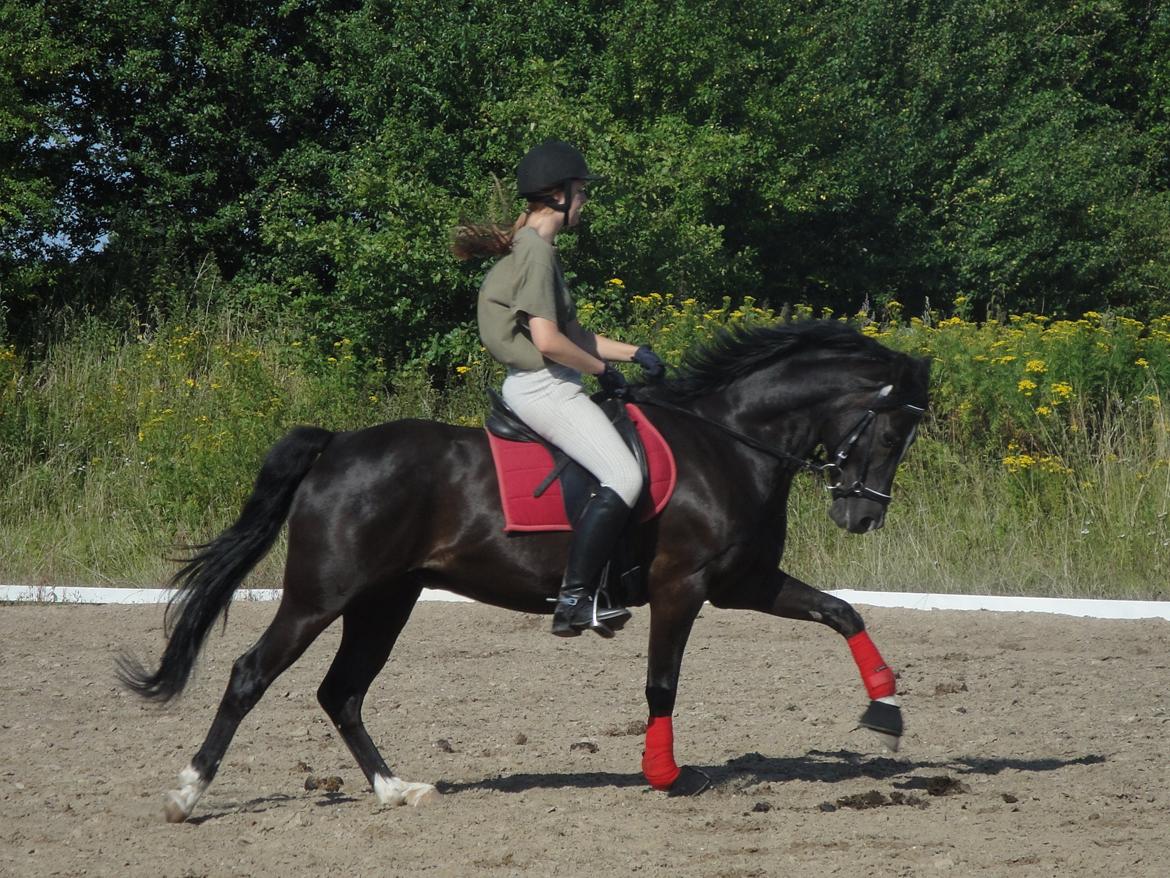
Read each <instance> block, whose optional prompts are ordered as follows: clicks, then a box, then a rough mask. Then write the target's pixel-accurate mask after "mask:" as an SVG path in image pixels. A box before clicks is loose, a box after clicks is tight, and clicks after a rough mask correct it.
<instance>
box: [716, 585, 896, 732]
mask: <svg viewBox="0 0 1170 878" xmlns="http://www.w3.org/2000/svg"><path fill="white" fill-rule="evenodd" d="M719 597H720V599H719V600H716V599H715V598H714V597H713V598H712V603H713V604H715V606H718V607H728V608H734V609H745V610H758V611H759V612H761V613H768V614H770V615H773V616H782V617H783V618H785V619H801V620H807V621H811V622H820V623H821V624H822V625H827V626H829V627H830V628H832V629H833V630H834V631H836V632H837V633H838V634H840V635H841V636H842V637H844V638H845V642H846V643H847V644H848V645H849V651H850V652H851V653H852V654H853V660H854V662H856V663H857V670H858V671H859V672H860V673H861V681H862V682H863V683H864V684H865V690H866V692H867V693H868V695H869V699H870V701H869V707H868V708H866V711H865V713H863V714H862V716H861V720H860V724H861V726H862V727H863V728H866V729H869V730H870V731H872V732H873V733H874V734H876V735H877V736H878V738H879V739H880V740H881V742H882V744H884V745H885V746H886V747H888V748H889V749H890V750H893V751H897V749H898V745H899V744H900V743H901V740H902V728H903V726H902V709H901V708H900V707H899V706H898V697H897V688H896V687H897V683H896V680H895V678H894V672H893V671H892V670H891V669H890V667H889V665H887V664H886V662H885V660H884V659H883V658H882V656H881V653H880V652H878V649H877V647H876V646H874V643H873V641H872V640H871V639H870V636H869V634H868V632H866V630H865V622H863V621H862V619H861V615H860V614H859V613H858V612H857V610H855V609H853V606H852V605H851V604H849V603H848V602H846V601H843V600H841V599H840V598H837V597H833V595H831V594H826V593H825V592H823V591H820V590H819V589H815V588H813V587H812V586H811V585H808V584H806V583H804V582H801V581H800V580H799V579H797V578H796V577H794V576H789V575H788V574H787V573H785V572H784V571H783V570H777V571H776V572H775V573H774V574H773V575H771V576H769V577H766V578H765V579H764V580H763V581H760V582H756V583H753V584H752V585H750V586H747V587H744V588H741V589H737V590H735V591H734V592H732V593H729V594H726V595H720V596H719Z"/></svg>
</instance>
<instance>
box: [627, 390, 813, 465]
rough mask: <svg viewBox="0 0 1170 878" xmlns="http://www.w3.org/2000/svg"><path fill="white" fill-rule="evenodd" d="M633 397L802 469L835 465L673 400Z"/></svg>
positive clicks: (636, 400) (639, 402)
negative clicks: (774, 444) (793, 451)
mask: <svg viewBox="0 0 1170 878" xmlns="http://www.w3.org/2000/svg"><path fill="white" fill-rule="evenodd" d="M632 399H633V401H634V402H637V403H638V404H639V405H653V406H658V407H659V408H664V409H667V410H668V411H672V412H676V413H678V414H680V415H687V416H688V417H691V418H694V419H695V420H697V421H702V422H703V423H704V424H707V425H708V426H710V427H714V428H715V429H716V430H719V431H720V432H722V433H724V434H726V435H728V436H730V437H731V438H732V439H735V440H736V441H737V442H739V443H741V444H743V445H746V446H747V447H748V448H754V449H755V450H756V451H758V452H760V453H761V454H766V455H768V456H769V457H772V458H775V459H776V460H779V461H783V462H789V463H796V464H798V465H799V468H800V469H804V470H808V471H809V472H814V473H821V472H824V470H825V468H826V467H829V466H833V464H832V463H822V462H821V461H818V460H813V459H811V458H807V457H797V456H796V455H795V454H789V453H788V452H786V451H778V450H776V449H775V448H772V447H770V446H768V445H765V444H764V443H763V442H760V441H759V440H757V439H753V438H752V437H751V436H748V435H746V434H744V433H741V432H739V430H736V429H734V428H732V427H728V426H727V425H726V424H721V423H719V422H718V421H713V420H711V419H710V418H708V417H706V416H704V415H700V414H699V413H698V412H693V411H691V410H690V409H685V408H683V407H682V406H680V405H675V404H674V403H672V402H666V401H665V400H661V399H649V398H647V397H642V396H634V397H632Z"/></svg>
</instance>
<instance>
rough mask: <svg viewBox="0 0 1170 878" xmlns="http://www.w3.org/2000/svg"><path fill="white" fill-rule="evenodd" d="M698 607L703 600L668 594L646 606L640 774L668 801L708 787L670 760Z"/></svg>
mask: <svg viewBox="0 0 1170 878" xmlns="http://www.w3.org/2000/svg"><path fill="white" fill-rule="evenodd" d="M656 597H657V596H656ZM702 606H703V599H702V597H700V596H698V595H688V596H683V595H679V594H677V593H672V594H671V595H670V596H669V597H666V596H663V597H660V598H659V599H658V600H654V599H651V601H650V648H649V650H648V653H647V663H646V664H647V667H646V703H647V705H648V706H649V708H650V718H649V720H647V722H646V749H645V750H643V751H642V774H643V775H645V777H646V780H647V781H649V782H650V786H652V787H654V789H656V790H664V791H667V792H668V793H669V795H671V796H693V795H697V794H698V793H701V792H702V791H703V790H705V789H706V788H707V787H708V786H709V785H710V783H711V779H710V778H709V777H707V775H705V774H703V773H702V772H701V771H699V770H698V769H695V768H691V767H689V766H683V767H682V768H679V766H678V764H677V763H675V761H674V719H673V714H674V702H675V697H676V696H677V695H678V678H679V673H680V671H681V669H682V657H683V651H684V650H685V649H686V646H687V638H688V637H690V634H691V627H692V626H693V625H694V622H695V617H696V616H698V615H699V610H700V609H701V608H702Z"/></svg>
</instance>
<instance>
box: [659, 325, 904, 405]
mask: <svg viewBox="0 0 1170 878" xmlns="http://www.w3.org/2000/svg"><path fill="white" fill-rule="evenodd" d="M809 351H832V352H833V353H835V354H837V355H838V356H840V357H842V358H853V357H858V358H865V359H870V360H878V361H881V362H889V363H891V364H892V363H894V362H896V361H897V360H899V359H902V360H906V361H909V360H910V358H909V357H907V356H906V355H905V354H902V353H898V352H897V351H893V350H890V349H889V348H887V347H885V346H884V345H882V344H880V343H878V342H877V341H874V340H873V339H872V338H869V337H868V336H865V335H862V334H861V333H860V332H858V331H857V330H856V329H855V328H853V327H852V326H850V325H848V324H846V323H842V322H840V321H837V320H807V321H800V322H796V323H776V324H770V325H764V326H750V327H743V326H740V327H734V328H729V329H721V330H719V332H718V333H717V334H716V335H715V337H714V338H713V339H712V340H711V341H710V342H708V343H707V344H704V345H699V346H697V347H694V348H691V349H690V350H688V351H687V352H686V354H684V356H683V361H682V363H681V365H680V366H679V367H678V369H677V370H676V371H675V374H674V375H673V376H672V377H671V378H669V379H668V380H667V381H666V382H664V383H663V384H661V385H659V388H660V389H661V391H663V392H664V393H665V394H666V395H668V396H670V397H672V398H675V399H691V398H694V397H697V396H702V395H704V394H708V393H713V392H715V391H718V390H721V389H722V388H724V387H726V386H727V385H728V384H729V383H731V382H732V381H734V380H735V379H736V378H739V377H741V376H743V375H747V374H750V373H752V372H755V371H756V370H758V369H760V368H761V367H763V366H767V365H770V364H771V363H773V362H776V361H778V360H781V359H785V358H788V357H792V356H795V355H797V354H801V353H805V352H809Z"/></svg>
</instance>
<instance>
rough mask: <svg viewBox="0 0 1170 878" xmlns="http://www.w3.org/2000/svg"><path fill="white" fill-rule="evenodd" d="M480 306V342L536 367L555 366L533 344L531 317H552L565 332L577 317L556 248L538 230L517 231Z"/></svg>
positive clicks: (516, 363) (509, 361)
mask: <svg viewBox="0 0 1170 878" xmlns="http://www.w3.org/2000/svg"><path fill="white" fill-rule="evenodd" d="M476 310H477V315H478V317H479V338H480V341H482V342H483V346H484V347H485V348H487V350H488V353H489V354H491V355H492V356H493V357H495V358H496V359H497V360H499V361H500V362H501V363H503V364H504V365H506V366H511V367H512V368H514V369H524V370H530V371H531V370H536V369H543V368H545V367H546V366H549V365H552V361H551V360H546V359H545V358H544V357H543V356H542V355H541V353H540V351H538V350H537V349H536V345H534V344H533V343H532V335H531V333H530V332H529V330H528V318H529V317H543V318H544V319H545V320H552V321H554V322H555V323H556V325H557V328H558V329H559V330H560V331H561V332H565V330H566V327H568V325H569V323H570V322H572V320H573V319H574V318H575V317H576V316H577V309H576V307H575V306H574V305H573V299H572V297H571V296H570V295H569V288H568V286H567V285H566V284H565V276H564V274H563V273H562V272H561V266H560V264H559V263H558V262H557V250H556V248H555V247H554V246H553V245H552V244H550V243H548V241H546V240H544V238H542V237H540V235H538V234H537V233H536V230H535V229H529V228H524V229H521V230H520V231H519V232H517V233H516V237H515V238H513V239H512V252H511V253H509V254H508V255H506V256H504V257H503V258H501V259H500V261H499V262H497V263H496V264H495V265H493V266H492V268H491V270H490V271H489V272H488V273H487V277H485V278H484V279H483V284H482V285H481V286H480V288H479V303H478V306H477V309H476Z"/></svg>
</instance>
